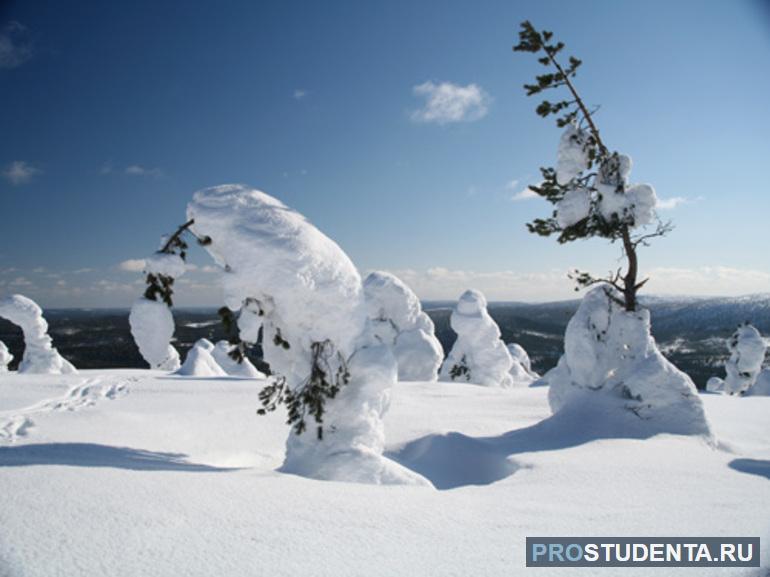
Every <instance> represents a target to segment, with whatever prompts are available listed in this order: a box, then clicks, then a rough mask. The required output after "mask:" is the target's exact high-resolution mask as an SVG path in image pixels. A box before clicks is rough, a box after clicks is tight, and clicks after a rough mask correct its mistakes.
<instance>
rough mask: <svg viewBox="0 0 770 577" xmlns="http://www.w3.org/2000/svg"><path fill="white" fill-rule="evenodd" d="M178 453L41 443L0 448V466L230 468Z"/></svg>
mask: <svg viewBox="0 0 770 577" xmlns="http://www.w3.org/2000/svg"><path fill="white" fill-rule="evenodd" d="M186 457H187V455H184V454H182V453H158V452H154V451H145V450H142V449H131V448H129V447H112V446H109V445H98V444H94V443H41V444H33V445H17V446H12V447H0V467H27V466H30V465H68V466H72V467H112V468H115V469H128V470H132V471H188V472H218V471H232V470H235V469H232V468H223V467H213V466H210V465H204V464H199V463H191V462H189V461H187V460H186Z"/></svg>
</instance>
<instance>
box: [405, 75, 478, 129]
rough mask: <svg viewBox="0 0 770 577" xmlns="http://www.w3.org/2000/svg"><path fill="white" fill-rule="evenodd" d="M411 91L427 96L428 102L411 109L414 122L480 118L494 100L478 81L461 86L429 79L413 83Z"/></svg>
mask: <svg viewBox="0 0 770 577" xmlns="http://www.w3.org/2000/svg"><path fill="white" fill-rule="evenodd" d="M412 91H413V92H414V94H415V95H416V96H418V97H422V98H424V99H425V105H424V106H423V107H422V108H420V109H419V110H415V111H414V112H412V120H413V121H415V122H426V123H435V124H449V123H453V122H471V121H474V120H478V119H480V118H483V117H484V116H486V114H487V111H488V110H489V103H490V100H491V99H490V97H489V95H488V94H487V93H486V92H485V91H484V90H483V89H482V88H481V87H480V86H478V85H477V84H468V85H467V86H460V85H457V84H452V83H451V82H441V83H440V84H436V83H434V82H432V81H428V82H424V83H422V84H418V85H417V86H414V87H413V88H412Z"/></svg>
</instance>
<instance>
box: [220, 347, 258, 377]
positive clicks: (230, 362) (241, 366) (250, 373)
mask: <svg viewBox="0 0 770 577" xmlns="http://www.w3.org/2000/svg"><path fill="white" fill-rule="evenodd" d="M235 350H236V346H235V345H233V344H231V343H228V342H227V341H219V342H218V343H217V344H216V345H215V346H214V349H213V350H212V351H211V356H213V357H214V360H215V361H216V362H217V364H218V365H219V366H220V367H222V369H224V371H225V372H226V373H227V374H228V375H231V376H234V377H246V378H249V379H264V378H265V375H264V374H263V373H261V372H260V371H258V370H257V368H256V367H255V366H254V365H253V364H252V362H251V361H250V360H249V359H247V358H242V359H241V360H240V361H238V360H236V358H235V356H234V355H233V352H234V351H235Z"/></svg>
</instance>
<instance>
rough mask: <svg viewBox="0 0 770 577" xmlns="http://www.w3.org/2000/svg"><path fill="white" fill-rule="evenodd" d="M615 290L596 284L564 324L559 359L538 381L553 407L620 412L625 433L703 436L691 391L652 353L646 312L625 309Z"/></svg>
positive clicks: (705, 430)
mask: <svg viewBox="0 0 770 577" xmlns="http://www.w3.org/2000/svg"><path fill="white" fill-rule="evenodd" d="M614 290H615V289H612V288H607V287H594V288H593V289H591V290H590V291H589V292H588V293H587V294H586V295H585V297H584V298H583V301H582V302H581V303H580V307H579V308H578V310H577V312H576V313H575V316H573V317H572V319H570V321H569V323H568V325H567V331H566V334H565V337H564V355H563V356H562V357H561V358H560V359H559V363H558V364H557V366H556V367H555V368H553V369H552V370H550V371H549V372H548V373H547V374H546V375H545V377H544V378H545V379H546V380H547V381H548V384H549V385H550V390H549V393H548V400H549V403H550V405H551V410H552V411H553V412H554V413H558V412H560V411H564V410H573V411H585V412H586V413H587V414H596V415H601V417H600V418H602V419H609V420H612V419H615V417H614V416H613V415H619V414H623V413H625V414H628V415H631V416H630V417H629V420H626V421H625V423H623V424H621V426H622V427H623V429H624V430H631V427H639V428H643V429H644V431H645V432H649V433H657V432H666V433H676V434H687V435H690V434H693V435H704V436H709V435H710V431H709V425H708V422H707V421H706V417H705V414H704V411H703V405H702V403H701V400H700V397H699V396H698V392H697V389H696V388H695V385H694V383H693V382H692V380H691V379H690V377H689V376H688V375H686V374H685V373H683V372H682V371H680V370H679V369H677V368H676V367H675V366H674V365H673V364H671V363H670V362H669V361H668V360H667V359H666V358H665V357H664V356H663V355H662V354H661V352H660V351H659V350H658V347H657V345H656V343H655V339H653V337H652V335H651V333H650V312H649V311H648V310H646V309H641V310H637V311H627V310H625V308H624V307H623V306H622V305H620V304H619V303H618V299H619V295H617V294H608V291H614ZM616 409H620V411H618V410H616ZM637 417H638V419H637Z"/></svg>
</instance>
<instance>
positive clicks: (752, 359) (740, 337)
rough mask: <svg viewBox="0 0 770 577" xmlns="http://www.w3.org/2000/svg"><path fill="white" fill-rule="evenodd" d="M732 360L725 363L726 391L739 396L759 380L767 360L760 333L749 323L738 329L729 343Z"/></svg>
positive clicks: (765, 346)
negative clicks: (763, 364) (763, 363)
mask: <svg viewBox="0 0 770 577" xmlns="http://www.w3.org/2000/svg"><path fill="white" fill-rule="evenodd" d="M727 348H728V349H730V358H729V359H728V360H727V362H726V363H725V372H726V373H727V376H726V377H725V381H724V382H725V385H724V391H725V393H727V394H730V395H739V394H743V393H745V392H746V391H748V390H749V389H750V388H751V387H752V385H753V384H754V382H755V381H756V380H757V375H759V372H760V371H761V370H762V362H763V361H764V360H765V349H766V348H767V345H766V344H765V341H764V339H763V338H762V335H761V334H759V331H758V330H757V329H756V328H754V327H753V326H752V325H750V324H749V323H745V324H743V325H741V326H739V327H738V329H737V330H736V331H735V332H734V333H733V335H732V337H730V340H729V341H727Z"/></svg>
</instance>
